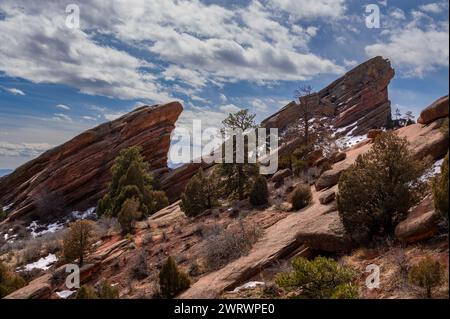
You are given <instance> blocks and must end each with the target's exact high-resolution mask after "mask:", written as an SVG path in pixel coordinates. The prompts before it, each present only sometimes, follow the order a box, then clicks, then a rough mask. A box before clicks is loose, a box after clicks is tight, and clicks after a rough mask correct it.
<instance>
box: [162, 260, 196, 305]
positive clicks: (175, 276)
mask: <svg viewBox="0 0 450 319" xmlns="http://www.w3.org/2000/svg"><path fill="white" fill-rule="evenodd" d="M190 285H191V281H190V280H189V278H188V276H187V275H186V274H185V273H183V272H180V271H179V270H178V267H177V264H176V262H175V260H174V259H173V258H172V257H171V256H169V258H168V259H167V262H166V263H165V264H164V265H163V266H162V268H161V271H160V273H159V286H160V289H161V295H162V296H163V298H167V299H171V298H174V297H175V296H176V295H178V294H179V293H180V292H182V291H184V290H186V289H188V288H189V286H190Z"/></svg>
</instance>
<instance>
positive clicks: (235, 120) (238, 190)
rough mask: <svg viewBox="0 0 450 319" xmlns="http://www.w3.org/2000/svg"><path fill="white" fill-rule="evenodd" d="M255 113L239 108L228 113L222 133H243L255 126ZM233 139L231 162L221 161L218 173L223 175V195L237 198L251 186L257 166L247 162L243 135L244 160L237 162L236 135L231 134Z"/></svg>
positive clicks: (246, 147)
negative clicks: (234, 111)
mask: <svg viewBox="0 0 450 319" xmlns="http://www.w3.org/2000/svg"><path fill="white" fill-rule="evenodd" d="M255 116H256V115H255V114H250V113H249V112H248V110H241V111H238V112H236V113H232V114H229V115H228V117H227V118H226V119H225V120H223V121H222V124H223V127H222V133H223V134H225V133H230V134H232V132H233V131H235V130H241V132H242V133H245V132H246V131H248V130H249V129H252V128H256V127H257V125H256V123H255ZM230 138H231V139H233V147H234V148H233V162H232V163H223V164H221V165H220V169H219V170H220V173H221V175H222V176H224V177H225V181H224V184H223V190H224V193H225V195H227V196H230V195H234V194H236V195H237V197H238V198H239V200H243V199H245V197H246V195H247V191H248V189H249V188H250V186H251V178H252V177H253V176H256V175H257V174H258V166H257V165H256V164H254V163H249V162H248V156H247V154H248V143H247V142H246V139H245V137H244V140H245V142H244V161H243V163H238V161H237V155H236V144H237V136H236V135H232V136H231V137H230Z"/></svg>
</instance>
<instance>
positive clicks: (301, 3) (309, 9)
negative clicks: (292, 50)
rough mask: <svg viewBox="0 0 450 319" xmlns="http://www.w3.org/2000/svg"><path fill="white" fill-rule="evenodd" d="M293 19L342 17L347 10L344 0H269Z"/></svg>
mask: <svg viewBox="0 0 450 319" xmlns="http://www.w3.org/2000/svg"><path fill="white" fill-rule="evenodd" d="M269 3H270V4H271V5H272V6H273V7H274V8H277V9H279V10H283V11H285V12H287V13H288V14H289V15H290V16H291V17H292V18H293V19H295V20H301V19H314V18H335V19H338V18H342V17H343V16H344V14H345V12H346V6H345V1H344V0H269Z"/></svg>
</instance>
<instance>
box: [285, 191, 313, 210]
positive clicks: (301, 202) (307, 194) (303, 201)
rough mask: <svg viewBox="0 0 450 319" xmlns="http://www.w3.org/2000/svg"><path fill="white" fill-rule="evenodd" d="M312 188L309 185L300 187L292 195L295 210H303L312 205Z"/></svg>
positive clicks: (291, 199)
mask: <svg viewBox="0 0 450 319" xmlns="http://www.w3.org/2000/svg"><path fill="white" fill-rule="evenodd" d="M311 200H312V194H311V188H310V187H309V186H307V185H299V186H297V187H296V188H295V190H294V191H293V192H292V194H291V198H290V201H291V204H292V209H293V210H299V209H302V208H304V207H306V206H308V205H309V203H311Z"/></svg>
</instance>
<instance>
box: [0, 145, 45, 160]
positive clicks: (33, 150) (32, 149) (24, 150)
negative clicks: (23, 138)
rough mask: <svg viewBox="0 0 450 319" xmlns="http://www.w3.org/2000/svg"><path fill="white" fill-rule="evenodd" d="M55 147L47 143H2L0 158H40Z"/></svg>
mask: <svg viewBox="0 0 450 319" xmlns="http://www.w3.org/2000/svg"><path fill="white" fill-rule="evenodd" d="M52 147H53V146H52V145H50V144H47V143H10V142H0V156H9V157H19V156H33V157H34V156H38V155H40V154H42V153H43V152H45V151H46V150H48V149H50V148H52Z"/></svg>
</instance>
